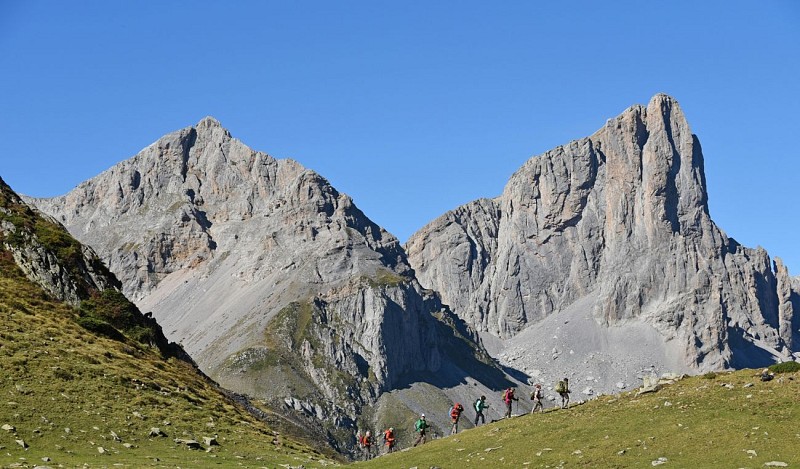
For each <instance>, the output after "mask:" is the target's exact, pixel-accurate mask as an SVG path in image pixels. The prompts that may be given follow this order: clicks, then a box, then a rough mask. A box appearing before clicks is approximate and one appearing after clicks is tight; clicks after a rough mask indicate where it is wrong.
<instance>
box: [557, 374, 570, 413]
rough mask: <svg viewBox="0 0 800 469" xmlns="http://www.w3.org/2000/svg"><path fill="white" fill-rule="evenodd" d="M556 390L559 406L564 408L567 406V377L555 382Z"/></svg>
mask: <svg viewBox="0 0 800 469" xmlns="http://www.w3.org/2000/svg"><path fill="white" fill-rule="evenodd" d="M556 392H557V393H558V395H559V396H561V408H562V409H566V408H567V407H569V393H570V392H571V391H570V390H569V378H564V379H562V380H561V381H559V382H558V383H556Z"/></svg>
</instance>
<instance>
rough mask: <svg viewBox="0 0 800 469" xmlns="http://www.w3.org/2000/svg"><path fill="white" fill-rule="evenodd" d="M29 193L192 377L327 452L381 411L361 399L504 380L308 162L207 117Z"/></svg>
mask: <svg viewBox="0 0 800 469" xmlns="http://www.w3.org/2000/svg"><path fill="white" fill-rule="evenodd" d="M33 202H34V203H35V204H36V205H37V206H39V207H40V208H41V209H42V210H43V211H45V212H47V213H50V214H52V215H53V216H54V217H56V218H57V219H58V220H59V221H60V222H62V223H63V224H64V225H65V226H67V227H68V228H69V230H70V231H71V232H72V233H73V234H74V236H76V237H77V238H78V239H80V240H81V241H82V242H85V243H87V244H89V245H91V246H92V247H94V248H95V249H96V250H97V252H98V253H99V254H100V255H101V256H102V258H103V259H104V260H105V261H106V262H107V263H108V265H109V267H110V269H111V270H112V271H113V272H115V274H116V275H117V276H118V278H119V279H120V280H121V281H122V284H123V286H124V291H125V293H126V294H127V295H129V296H131V297H132V298H135V299H136V300H137V304H138V306H139V307H140V308H141V309H142V310H144V311H152V312H153V316H154V317H155V318H156V319H157V320H158V322H159V323H160V324H161V325H162V326H163V328H164V331H166V333H167V335H168V336H169V337H170V339H171V340H175V341H179V342H180V343H181V344H182V345H183V347H184V348H185V349H186V350H187V352H189V353H190V354H191V355H192V357H193V358H194V359H195V360H196V361H197V363H198V365H199V366H200V367H201V368H202V369H203V370H204V371H205V372H206V373H208V374H209V375H211V376H212V377H213V378H215V379H216V380H217V381H218V382H220V384H222V385H223V386H225V387H227V388H229V389H232V390H235V391H237V392H242V393H247V394H249V395H252V396H255V397H258V398H261V399H266V400H272V401H275V402H279V403H280V404H282V405H284V402H285V405H286V406H289V407H291V408H292V409H294V410H297V411H298V412H300V413H303V414H306V415H307V416H309V417H310V421H309V425H311V426H314V425H318V426H320V428H319V431H320V432H321V433H322V434H324V435H325V436H326V437H327V438H328V439H329V440H330V441H331V443H332V444H334V445H335V446H337V447H338V448H339V449H344V447H345V446H347V445H352V444H353V443H354V441H351V440H352V437H353V434H355V426H356V425H357V424H356V421H357V420H358V419H361V421H362V422H366V421H367V420H369V419H373V418H374V419H375V420H374V421H381V422H383V420H382V419H383V418H382V417H381V416H380V415H378V414H379V412H378V411H371V410H370V411H369V412H370V413H369V415H364V414H363V413H364V412H365V410H364V409H365V408H366V407H372V405H373V404H375V403H376V402H377V401H378V400H379V398H380V397H381V396H382V395H383V394H384V393H385V392H387V391H390V390H393V389H397V388H409V387H410V386H412V384H413V383H414V382H416V381H418V380H419V379H421V377H422V378H423V379H429V378H431V377H433V378H435V379H437V380H438V381H437V385H438V386H439V387H443V388H448V387H458V386H465V385H466V382H467V377H468V376H478V378H479V379H483V380H484V383H486V384H490V385H496V386H501V385H502V384H505V383H506V381H505V378H504V375H503V373H502V372H501V371H500V370H499V369H497V368H495V367H494V364H493V363H492V362H491V360H490V359H489V358H488V356H486V355H485V352H482V349H481V348H480V347H479V346H478V344H477V343H476V342H474V341H473V340H472V339H473V338H472V335H473V332H472V331H470V330H469V329H468V328H467V327H466V326H465V325H464V324H463V322H461V321H460V320H458V318H456V317H455V316H453V315H452V314H451V313H450V312H449V310H448V309H447V308H446V307H445V306H444V305H442V303H441V301H440V300H439V298H438V296H437V295H436V294H435V293H433V292H430V291H426V290H424V289H423V288H422V287H420V285H419V283H418V282H417V281H416V279H415V277H414V274H413V271H412V270H411V268H410V266H409V264H408V262H407V260H406V256H405V253H404V251H403V249H402V246H401V245H400V243H399V242H398V240H397V239H396V238H395V237H394V236H392V235H391V234H389V233H387V232H386V231H385V230H383V229H382V228H381V227H379V226H377V225H376V224H374V223H373V222H372V221H370V220H369V219H368V218H367V217H366V216H365V215H364V214H363V213H362V212H361V211H360V210H359V209H358V208H357V207H356V206H355V205H354V204H353V201H352V200H351V199H350V197H348V196H346V195H344V194H341V193H339V192H338V191H336V190H335V189H334V188H333V187H332V186H331V185H330V184H329V183H328V181H326V180H325V179H324V178H322V177H321V176H320V175H318V174H317V173H315V172H313V171H310V170H307V169H305V168H303V167H302V166H301V165H300V164H298V163H296V162H294V161H291V160H278V159H274V158H272V157H270V156H269V155H267V154H265V153H261V152H257V151H254V150H251V149H250V148H248V147H247V146H245V145H244V144H243V143H241V142H240V141H238V140H236V139H234V138H232V137H231V135H230V133H229V132H228V131H227V130H225V129H224V128H223V127H222V126H221V125H219V123H218V122H217V121H216V120H214V119H212V118H205V119H203V120H202V121H200V122H199V123H198V124H197V125H196V126H193V127H189V128H185V129H182V130H179V131H177V132H174V133H172V134H169V135H167V136H165V137H163V138H161V139H159V140H158V141H157V142H155V143H153V144H152V145H150V146H148V147H147V148H145V149H144V150H142V151H141V152H140V153H139V154H138V155H136V156H134V157H133V158H131V159H129V160H127V161H124V162H122V163H119V164H118V165H116V166H114V167H113V168H111V169H109V170H107V171H105V172H104V173H102V174H100V175H98V176H97V177H95V178H92V179H91V180H88V181H86V182H84V183H82V184H81V185H79V186H78V187H77V188H76V189H74V190H73V191H71V192H70V193H68V194H66V195H65V196H62V197H56V198H53V199H46V200H43V199H38V200H34V201H33ZM424 377H428V378H424ZM473 381H474V380H473ZM491 383H494V384H491ZM483 389H485V390H486V392H488V388H483ZM440 398H441V399H442V400H445V396H444V394H441V395H440ZM409 399H410V400H408V401H407V403H406V404H404V405H395V407H396V409H393V412H392V414H393V417H392V418H398V416H399V415H400V413H401V412H400V411H399V410H398V409H406V408H408V406H411V407H414V406H415V405H416V404H413V398H409ZM409 402H410V403H409ZM407 411H408V412H411V411H410V410H407ZM413 412H417V411H416V410H413ZM387 418H388V417H387ZM390 423H394V422H390ZM397 423H398V424H399V423H400V422H397Z"/></svg>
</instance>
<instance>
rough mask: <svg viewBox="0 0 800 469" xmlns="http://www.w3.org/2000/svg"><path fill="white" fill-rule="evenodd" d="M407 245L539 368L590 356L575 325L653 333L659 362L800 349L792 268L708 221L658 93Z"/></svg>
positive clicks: (779, 355) (689, 366) (726, 360)
mask: <svg viewBox="0 0 800 469" xmlns="http://www.w3.org/2000/svg"><path fill="white" fill-rule="evenodd" d="M406 250H407V252H408V256H409V261H410V262H411V265H412V267H413V268H414V270H415V271H416V273H417V276H418V278H419V279H420V282H421V283H422V284H423V285H424V286H426V287H428V288H432V289H434V290H436V291H438V292H439V293H440V294H441V295H442V298H443V301H444V302H445V303H446V304H449V305H450V306H451V307H452V308H453V309H454V311H455V312H456V313H457V314H458V315H459V316H461V317H462V318H463V319H464V320H465V321H467V322H468V323H469V324H471V325H472V326H473V327H475V328H476V329H478V330H481V331H484V333H485V335H486V336H488V337H492V338H493V340H494V341H497V339H499V340H500V342H498V344H505V345H502V346H500V345H498V347H501V348H502V347H506V349H507V350H514V351H513V352H508V353H510V354H511V355H509V356H516V354H517V353H519V354H521V355H522V356H530V357H531V361H532V362H533V361H534V358H533V355H532V354H533V353H540V354H541V355H539V356H542V355H550V350H562V349H564V348H566V349H568V350H569V348H570V347H572V348H573V351H577V350H580V349H581V348H582V347H583V345H581V346H579V345H577V344H576V343H575V342H573V341H571V340H570V339H568V338H564V330H565V329H569V330H570V331H571V334H572V335H576V336H580V337H582V340H584V341H586V340H589V339H588V338H587V337H585V336H583V335H584V334H585V333H584V332H581V330H583V331H585V330H596V334H597V337H606V339H599V338H597V337H596V338H595V339H592V340H599V341H600V342H598V343H597V345H598V346H600V344H602V343H603V342H602V341H603V340H611V339H610V338H609V335H608V334H610V333H611V331H614V330H617V331H618V330H621V329H619V328H623V329H624V328H629V329H630V331H631V334H638V335H639V336H641V334H642V331H643V330H648V328H650V330H653V331H656V333H657V335H656V337H660V339H657V342H656V343H659V344H661V345H659V347H664V348H663V349H662V350H661V351H660V352H658V353H656V354H655V355H652V359H651V360H650V361H652V362H653V363H659V364H660V366H664V367H669V368H670V369H672V370H686V371H690V370H697V369H715V368H724V367H738V366H745V365H755V366H759V365H761V364H764V363H765V362H770V361H774V360H776V359H785V358H787V357H790V356H791V355H792V353H793V352H794V351H795V346H794V345H793V344H797V343H798V342H797V336H798V328H797V327H796V326H797V325H798V322H800V320H798V317H797V314H794V313H791V314H790V312H789V311H790V309H791V308H790V305H793V306H794V307H795V309H794V310H793V311H796V310H797V309H796V304H797V301H798V297H797V296H796V295H794V294H792V293H790V291H789V288H790V285H791V281H790V280H789V277H788V273H786V272H785V269H782V268H780V264H778V265H776V266H773V264H772V263H771V262H770V261H769V256H768V255H767V253H766V252H765V251H763V250H762V249H748V248H745V247H743V246H741V245H739V244H738V243H736V242H735V241H734V240H732V239H730V238H728V237H727V236H725V234H724V233H723V232H722V231H721V230H719V229H718V228H717V226H716V225H715V224H714V223H713V221H712V220H711V218H710V216H709V211H708V196H707V190H706V180H705V174H704V164H703V154H702V150H701V147H700V143H699V140H698V139H697V137H696V136H695V135H693V134H692V132H691V129H690V127H689V125H688V123H687V120H686V118H685V116H684V113H683V111H682V110H681V108H680V106H679V104H678V103H677V101H676V100H675V99H673V98H671V97H670V96H667V95H664V94H659V95H656V96H654V97H653V98H652V99H651V100H650V102H649V104H648V105H647V106H641V105H636V106H632V107H630V108H628V109H627V110H625V111H624V112H623V113H622V114H620V115H619V116H618V117H616V118H613V119H609V120H608V121H607V122H606V124H605V125H604V126H603V127H602V128H600V129H599V130H598V131H597V132H595V133H594V134H593V135H591V136H590V137H587V138H583V139H580V140H575V141H572V142H570V143H568V144H566V145H563V146H560V147H558V148H555V149H553V150H551V151H548V152H546V153H544V154H542V155H540V156H536V157H533V158H531V159H529V160H528V161H527V162H526V163H525V164H524V165H523V166H522V167H521V168H520V169H519V170H518V171H517V172H516V173H514V175H512V177H511V178H510V180H509V182H508V184H507V185H506V187H505V189H504V191H503V193H502V195H501V196H500V197H498V198H497V199H491V200H489V199H481V200H478V201H475V202H471V203H469V204H466V205H464V206H462V207H459V208H457V209H456V210H454V211H453V212H450V213H447V214H445V215H443V216H442V217H440V218H439V219H437V220H434V221H433V222H431V223H430V224H428V225H427V226H426V227H424V228H423V229H422V230H420V231H419V232H418V233H415V234H414V235H413V236H412V237H411V238H410V239H409V240H408V242H407V243H406ZM778 285H780V286H781V289H778V290H776V287H777V286H778ZM793 295H794V296H793ZM779 298H783V300H779ZM788 298H794V300H789V299H788ZM781 304H782V305H783V306H779V305H781ZM582 314H585V315H587V316H588V318H589V319H588V320H587V318H586V317H584V316H582ZM559 317H564V318H565V319H564V321H567V322H568V323H569V324H576V323H578V322H579V323H580V324H583V326H582V329H581V330H575V329H574V328H572V326H569V327H567V326H565V324H566V323H563V322H562V323H560V325H558V324H559V322H558V321H559V320H558V319H557V318H559ZM779 318H784V319H783V321H784V323H785V324H784V326H783V327H779V322H780V320H779ZM578 319H580V321H578ZM548 325H551V326H552V327H553V328H555V329H561V332H558V331H556V330H554V329H551V328H550V326H548ZM640 325H641V326H642V327H644V329H642V330H638V329H636V328H637V327H640ZM595 327H598V328H597V329H593V328H595ZM634 330H637V331H638V332H635V333H634V332H633V331H634ZM537 331H539V332H541V336H540V334H539V332H537ZM543 331H547V332H543ZM548 332H550V333H552V334H553V335H551V336H548V335H547V333H548ZM648 334H649V333H648ZM556 336H557V337H559V338H560V339H559V340H557V341H556V342H557V343H556V344H553V346H552V347H550V348H549V349H548V348H547V347H548V346H547V345H546V344H551V343H553V342H554V339H553V337H556ZM487 340H488V339H487ZM613 340H619V339H618V338H617V336H614V339H613ZM651 340H652V339H651ZM532 341H533V342H536V341H539V342H541V343H542V346H541V348H542V350H538V348H537V352H534V351H533V350H534V349H533V348H531V347H530V344H531V343H532ZM578 342H580V340H578ZM590 342H591V341H590ZM514 344H516V345H514ZM516 346H519V350H518V349H516V348H515V347H516ZM526 346H527V351H525V348H526ZM604 348H605V346H600V347H599V349H598V350H596V352H597V354H598V355H600V354H601V353H602V354H605V353H608V354H609V355H610V356H613V357H615V358H614V359H615V360H617V364H618V365H620V368H621V369H624V368H625V366H624V365H621V364H624V363H630V366H631V367H632V368H635V367H637V366H644V364H643V363H638V362H637V360H631V359H630V358H629V357H626V355H627V353H628V352H633V351H632V350H629V351H628V352H625V353H622V354H620V355H615V354H617V353H619V352H618V351H617V352H613V353H611V352H609V351H608V350H604ZM588 353H591V351H590V350H587V354H588ZM554 355H555V356H561V357H562V358H561V359H560V361H559V365H560V366H564V365H565V362H564V359H563V355H561V354H557V353H554ZM577 359H583V360H589V359H587V358H586V357H576V360H577ZM634 362H637V363H635V364H634ZM576 366H577V363H576ZM622 378H624V376H622Z"/></svg>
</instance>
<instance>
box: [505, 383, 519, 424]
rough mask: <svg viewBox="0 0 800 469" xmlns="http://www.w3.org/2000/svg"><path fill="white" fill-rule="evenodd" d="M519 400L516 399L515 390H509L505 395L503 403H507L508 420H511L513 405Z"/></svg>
mask: <svg viewBox="0 0 800 469" xmlns="http://www.w3.org/2000/svg"><path fill="white" fill-rule="evenodd" d="M518 400H519V399H518V398H516V397H514V388H508V389H506V391H505V392H504V393H503V402H505V403H506V418H511V405H512V404H513V403H514V401H518Z"/></svg>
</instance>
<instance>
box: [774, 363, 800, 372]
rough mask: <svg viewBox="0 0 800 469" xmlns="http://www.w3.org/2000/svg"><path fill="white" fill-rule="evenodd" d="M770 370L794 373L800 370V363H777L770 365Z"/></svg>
mask: <svg viewBox="0 0 800 469" xmlns="http://www.w3.org/2000/svg"><path fill="white" fill-rule="evenodd" d="M769 371H771V372H773V373H794V372H796V371H800V363H797V362H783V363H776V364H774V365H772V366H770V367H769Z"/></svg>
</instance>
